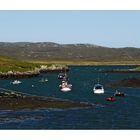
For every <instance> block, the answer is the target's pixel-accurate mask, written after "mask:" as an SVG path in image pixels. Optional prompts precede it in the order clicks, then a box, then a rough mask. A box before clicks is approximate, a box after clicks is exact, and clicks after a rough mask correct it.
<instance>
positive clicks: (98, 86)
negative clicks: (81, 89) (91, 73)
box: [93, 79, 104, 94]
mask: <svg viewBox="0 0 140 140" xmlns="http://www.w3.org/2000/svg"><path fill="white" fill-rule="evenodd" d="M93 92H94V94H103V93H104V87H103V85H101V84H99V79H98V84H95V85H94V88H93Z"/></svg>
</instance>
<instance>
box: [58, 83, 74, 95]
mask: <svg viewBox="0 0 140 140" xmlns="http://www.w3.org/2000/svg"><path fill="white" fill-rule="evenodd" d="M59 88H60V90H61V91H63V92H68V91H71V90H72V85H71V84H68V82H67V81H62V84H61V85H59Z"/></svg>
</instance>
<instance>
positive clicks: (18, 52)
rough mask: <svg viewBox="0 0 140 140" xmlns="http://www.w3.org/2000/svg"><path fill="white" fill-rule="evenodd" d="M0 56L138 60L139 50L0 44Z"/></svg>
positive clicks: (27, 43) (43, 58)
mask: <svg viewBox="0 0 140 140" xmlns="http://www.w3.org/2000/svg"><path fill="white" fill-rule="evenodd" d="M0 55H5V56H9V57H15V58H18V59H24V60H48V59H64V60H66V59H69V60H76V59H77V60H95V61H119V60H140V49H139V48H132V47H126V48H107V47H103V46H98V45H92V44H57V43H53V42H37V43H31V42H17V43H7V42H0Z"/></svg>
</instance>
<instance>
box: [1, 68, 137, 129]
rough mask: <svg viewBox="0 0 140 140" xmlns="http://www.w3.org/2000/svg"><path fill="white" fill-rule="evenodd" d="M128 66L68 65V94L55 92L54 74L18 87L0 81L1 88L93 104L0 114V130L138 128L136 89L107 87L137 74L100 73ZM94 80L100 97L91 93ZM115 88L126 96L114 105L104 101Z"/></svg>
mask: <svg viewBox="0 0 140 140" xmlns="http://www.w3.org/2000/svg"><path fill="white" fill-rule="evenodd" d="M131 67H133V66H71V67H70V71H69V72H68V77H69V82H70V83H71V84H72V85H73V90H72V91H71V92H69V93H62V92H60V91H59V88H58V86H59V84H60V80H58V79H57V75H58V73H46V74H42V75H41V76H39V77H34V78H30V79H22V82H23V83H22V84H21V85H11V84H10V82H11V80H0V87H1V88H6V89H10V90H16V91H20V92H25V93H28V94H32V95H40V96H51V97H58V98H64V99H70V100H74V101H84V102H90V103H95V104H96V106H95V107H93V108H87V109H81V108H76V109H36V110H20V111H10V110H9V111H0V129H140V88H131V87H128V88H126V87H118V88H113V87H109V86H108V84H109V83H111V82H113V81H115V80H120V79H125V78H130V77H137V76H139V77H140V73H105V72H102V71H106V70H111V69H115V68H124V69H126V68H131ZM42 77H47V78H48V80H49V82H48V83H39V82H38V81H39V80H40V79H41V78H42ZM98 78H99V79H100V83H101V84H103V85H104V88H105V94H104V95H95V94H93V86H94V84H96V83H97V81H98ZM32 85H34V87H32ZM116 89H117V90H120V91H123V92H124V93H126V94H127V96H126V97H124V98H121V97H118V98H117V100H116V101H115V102H107V101H106V100H105V98H106V97H108V96H110V95H113V94H114V92H115V90H116Z"/></svg>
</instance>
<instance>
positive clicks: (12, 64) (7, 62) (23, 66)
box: [0, 56, 40, 72]
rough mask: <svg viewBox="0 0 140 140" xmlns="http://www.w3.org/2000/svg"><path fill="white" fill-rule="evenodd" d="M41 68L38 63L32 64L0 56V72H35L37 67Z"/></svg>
mask: <svg viewBox="0 0 140 140" xmlns="http://www.w3.org/2000/svg"><path fill="white" fill-rule="evenodd" d="M39 66H40V64H38V63H31V62H26V61H21V60H17V59H13V58H9V57H3V56H0V72H8V71H19V72H25V71H30V70H33V69H34V68H35V67H39Z"/></svg>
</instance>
